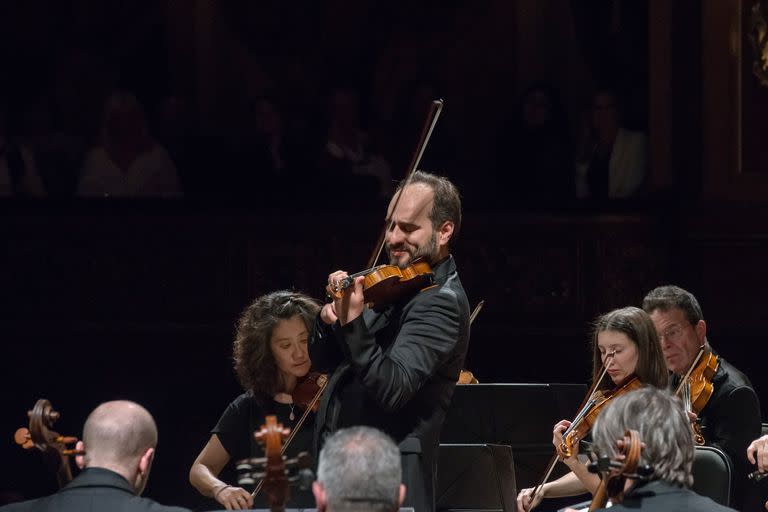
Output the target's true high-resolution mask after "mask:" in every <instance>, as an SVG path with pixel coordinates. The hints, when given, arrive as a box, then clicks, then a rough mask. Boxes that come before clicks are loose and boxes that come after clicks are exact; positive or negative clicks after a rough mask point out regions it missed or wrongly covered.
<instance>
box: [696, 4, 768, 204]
mask: <svg viewBox="0 0 768 512" xmlns="http://www.w3.org/2000/svg"><path fill="white" fill-rule="evenodd" d="M752 5H753V2H745V1H742V0H734V1H732V2H730V1H729V2H722V1H719V0H707V1H706V2H704V9H703V17H702V35H703V41H702V49H703V54H702V62H703V69H702V87H703V105H702V108H703V124H704V126H703V128H704V133H703V142H704V144H703V147H704V190H703V192H704V196H705V198H727V199H765V198H766V197H768V172H766V170H767V169H768V162H765V161H763V160H761V159H760V157H759V155H760V154H762V151H763V150H764V148H765V144H761V143H760V142H759V141H764V133H765V124H766V122H768V120H766V119H765V118H764V117H762V116H760V115H759V112H761V111H762V110H763V108H762V107H763V106H765V105H766V104H768V89H765V88H762V87H756V86H755V83H754V82H755V81H756V78H755V77H754V76H752V73H751V61H752V58H753V54H752V51H751V48H750V47H749V46H748V42H747V40H746V37H747V36H746V30H747V27H746V26H745V19H746V16H747V13H748V11H749V9H750V8H751V7H752ZM753 104H754V105H753ZM754 107H761V108H759V109H756V110H755V109H753V108H754ZM745 141H746V145H745ZM756 141H758V142H756ZM745 151H747V152H748V153H746V154H745ZM745 163H746V164H747V165H745Z"/></svg>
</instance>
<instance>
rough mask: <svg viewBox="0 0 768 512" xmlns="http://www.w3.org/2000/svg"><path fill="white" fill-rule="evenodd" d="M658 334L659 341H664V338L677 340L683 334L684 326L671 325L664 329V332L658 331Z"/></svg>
mask: <svg viewBox="0 0 768 512" xmlns="http://www.w3.org/2000/svg"><path fill="white" fill-rule="evenodd" d="M658 335H659V342H661V341H664V338H666V339H667V340H668V341H677V340H679V339H680V337H681V336H682V335H683V326H681V325H677V324H675V325H672V326H669V327H667V328H666V329H664V332H660V333H658Z"/></svg>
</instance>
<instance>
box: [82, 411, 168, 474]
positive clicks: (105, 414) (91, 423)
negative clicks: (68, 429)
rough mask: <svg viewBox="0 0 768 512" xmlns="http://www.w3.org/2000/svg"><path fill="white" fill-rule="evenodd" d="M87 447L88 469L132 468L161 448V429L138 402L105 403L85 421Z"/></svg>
mask: <svg viewBox="0 0 768 512" xmlns="http://www.w3.org/2000/svg"><path fill="white" fill-rule="evenodd" d="M83 444H84V445H85V448H86V455H85V461H84V462H85V466H100V467H110V468H111V467H131V466H133V465H134V464H135V461H136V460H138V459H139V458H141V456H142V455H143V454H144V453H145V452H146V451H147V449H149V448H154V447H155V446H157V426H156V425H155V420H154V419H152V415H151V414H149V411H147V410H146V409H145V408H143V407H142V406H140V405H139V404H137V403H135V402H129V401H126V400H116V401H114V402H105V403H103V404H101V405H100V406H98V407H97V408H96V409H94V411H93V412H92V413H91V414H90V416H88V419H87V420H86V421H85V426H84V427H83Z"/></svg>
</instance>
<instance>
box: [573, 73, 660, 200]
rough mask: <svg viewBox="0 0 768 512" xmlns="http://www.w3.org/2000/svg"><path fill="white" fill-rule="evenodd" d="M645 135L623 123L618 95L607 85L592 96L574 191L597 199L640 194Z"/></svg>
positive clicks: (628, 196)
mask: <svg viewBox="0 0 768 512" xmlns="http://www.w3.org/2000/svg"><path fill="white" fill-rule="evenodd" d="M646 153H647V141H646V137H645V134H643V133H640V132H635V131H630V130H628V129H627V128H625V127H624V125H623V124H622V108H621V104H620V99H619V95H618V94H617V93H616V91H614V90H612V89H610V88H602V89H598V90H597V92H596V93H595V94H594V96H593V97H592V105H591V111H590V115H589V127H588V129H587V130H585V133H584V134H583V141H582V144H581V148H580V154H579V157H578V162H577V166H576V193H577V195H578V197H579V198H581V199H589V200H593V201H596V202H600V201H605V200H608V199H626V198H630V197H634V196H637V195H639V194H640V192H641V188H642V186H643V182H644V180H645V175H646V158H647V154H646Z"/></svg>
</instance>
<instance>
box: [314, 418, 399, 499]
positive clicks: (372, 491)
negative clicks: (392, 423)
mask: <svg viewBox="0 0 768 512" xmlns="http://www.w3.org/2000/svg"><path fill="white" fill-rule="evenodd" d="M401 482H402V468H401V465H400V450H399V449H398V447H397V445H395V443H394V441H392V439H391V438H390V437H389V436H387V435H386V434H384V433H383V432H381V431H379V430H376V429H375V428H371V427H351V428H346V429H341V430H338V431H337V432H336V433H334V434H333V435H332V436H331V437H329V438H328V439H327V440H326V442H325V445H324V446H323V449H322V450H321V451H320V460H319V462H318V467H317V481H315V482H314V483H313V484H312V492H313V493H314V495H315V500H316V502H317V510H318V511H319V512H364V511H365V512H393V511H395V510H398V508H399V507H400V505H402V503H403V500H404V499H405V486H404V485H403V484H402V483H401Z"/></svg>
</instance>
